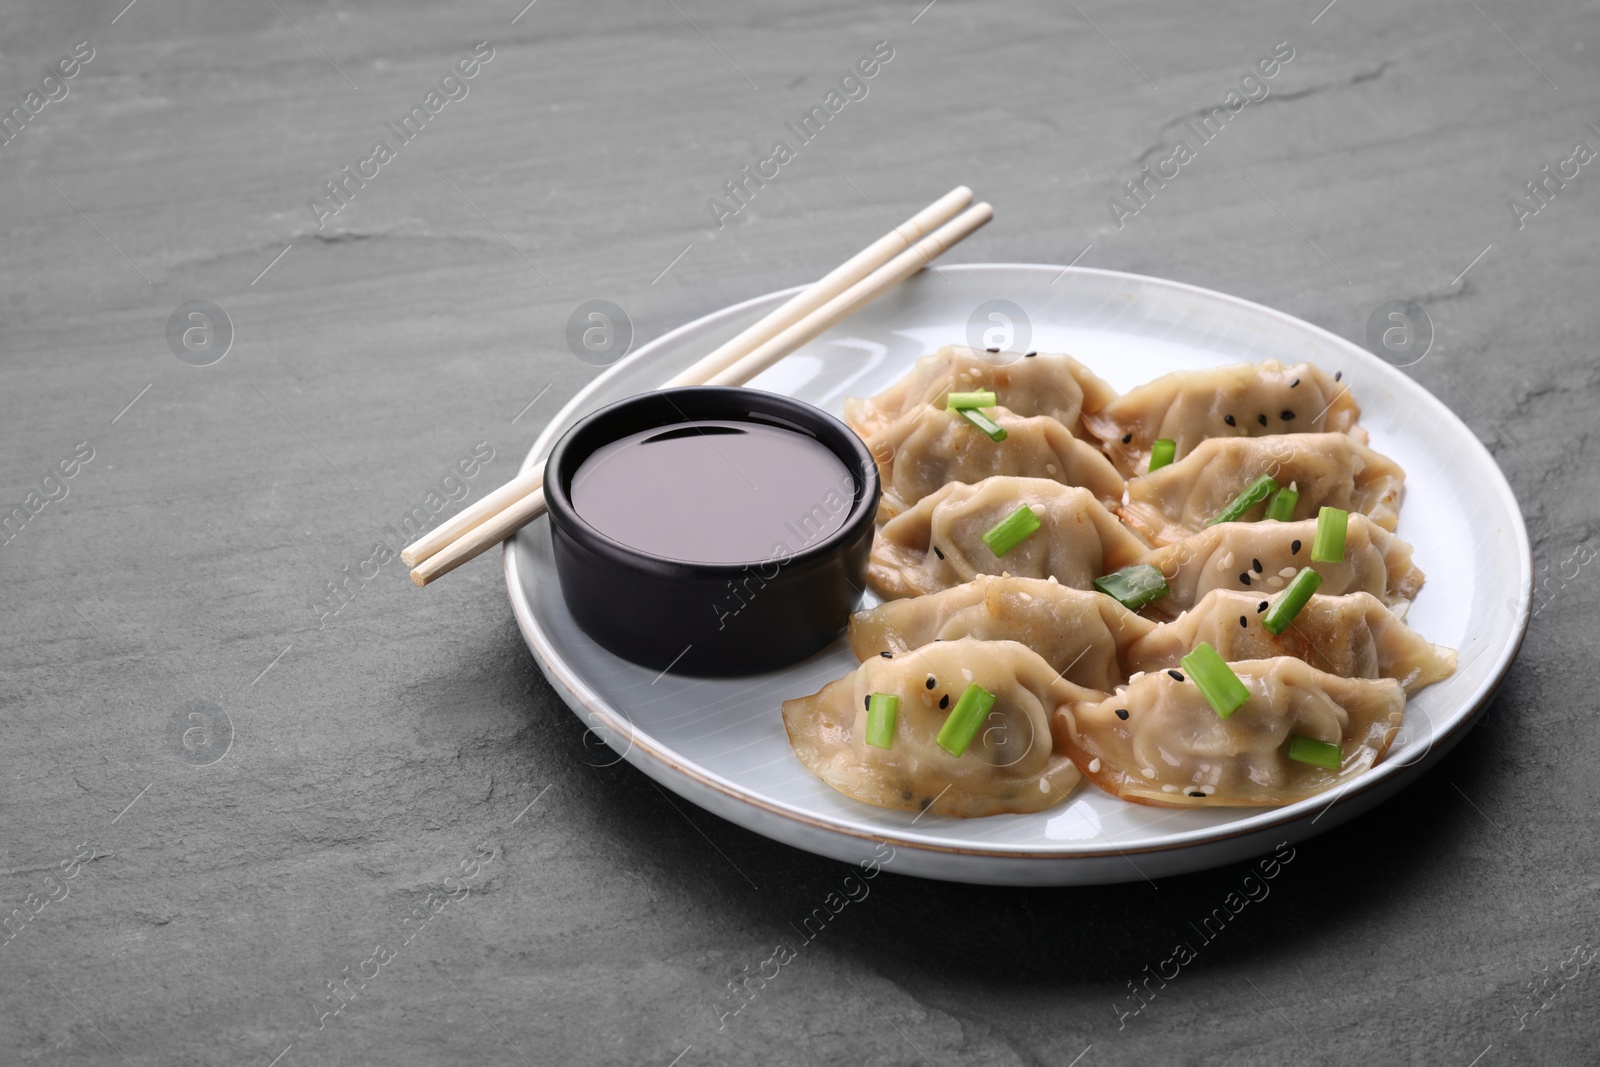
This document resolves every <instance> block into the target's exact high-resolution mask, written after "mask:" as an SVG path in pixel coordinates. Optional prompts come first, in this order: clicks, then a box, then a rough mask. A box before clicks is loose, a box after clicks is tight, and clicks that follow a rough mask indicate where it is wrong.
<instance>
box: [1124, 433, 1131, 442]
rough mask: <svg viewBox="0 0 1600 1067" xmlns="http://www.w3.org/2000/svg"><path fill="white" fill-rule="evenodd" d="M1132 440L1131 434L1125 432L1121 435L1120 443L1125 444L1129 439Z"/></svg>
mask: <svg viewBox="0 0 1600 1067" xmlns="http://www.w3.org/2000/svg"><path fill="white" fill-rule="evenodd" d="M1132 440H1133V434H1131V433H1125V434H1123V435H1122V443H1123V444H1127V443H1128V442H1129V441H1132Z"/></svg>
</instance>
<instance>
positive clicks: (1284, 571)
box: [1278, 567, 1298, 578]
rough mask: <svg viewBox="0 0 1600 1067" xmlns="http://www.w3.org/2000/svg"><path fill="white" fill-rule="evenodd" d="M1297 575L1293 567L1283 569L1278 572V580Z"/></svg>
mask: <svg viewBox="0 0 1600 1067" xmlns="http://www.w3.org/2000/svg"><path fill="white" fill-rule="evenodd" d="M1296 573H1298V572H1297V571H1296V570H1295V569H1294V568H1293V567H1285V568H1283V569H1282V570H1281V571H1279V572H1278V577H1280V578H1293V577H1294V576H1295V574H1296Z"/></svg>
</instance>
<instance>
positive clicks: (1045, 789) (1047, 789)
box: [1039, 778, 1050, 793]
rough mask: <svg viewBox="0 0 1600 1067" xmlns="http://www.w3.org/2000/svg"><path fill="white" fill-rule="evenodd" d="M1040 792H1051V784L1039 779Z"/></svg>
mask: <svg viewBox="0 0 1600 1067" xmlns="http://www.w3.org/2000/svg"><path fill="white" fill-rule="evenodd" d="M1039 792H1041V793H1048V792H1050V783H1049V782H1047V781H1045V780H1044V779H1043V778H1041V779H1039Z"/></svg>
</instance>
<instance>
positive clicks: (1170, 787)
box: [1161, 782, 1178, 793]
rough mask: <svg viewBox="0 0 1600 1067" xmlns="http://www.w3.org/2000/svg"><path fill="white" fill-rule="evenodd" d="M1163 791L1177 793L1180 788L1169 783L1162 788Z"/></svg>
mask: <svg viewBox="0 0 1600 1067" xmlns="http://www.w3.org/2000/svg"><path fill="white" fill-rule="evenodd" d="M1161 791H1162V792H1163V793H1176V792H1177V791H1178V787H1177V786H1175V785H1173V784H1172V783H1171V782H1168V783H1167V784H1166V785H1164V786H1162V787H1161Z"/></svg>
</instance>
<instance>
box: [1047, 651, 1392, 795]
mask: <svg viewBox="0 0 1600 1067" xmlns="http://www.w3.org/2000/svg"><path fill="white" fill-rule="evenodd" d="M1230 667H1231V668H1232V670H1233V672H1234V674H1236V675H1237V676H1238V678H1239V680H1240V681H1241V682H1243V683H1244V686H1245V688H1246V689H1247V690H1248V691H1249V694H1250V697H1249V699H1248V700H1247V701H1245V703H1244V705H1243V706H1241V707H1240V708H1239V709H1238V710H1237V711H1235V712H1234V713H1233V714H1232V715H1230V716H1229V717H1227V718H1226V719H1224V718H1222V717H1221V716H1219V715H1218V714H1217V712H1216V709H1214V708H1213V707H1212V706H1211V704H1210V703H1208V702H1207V700H1206V698H1205V696H1204V695H1203V694H1202V693H1201V691H1200V687H1199V686H1198V685H1196V684H1195V682H1194V681H1193V680H1192V679H1190V678H1187V677H1183V680H1181V681H1180V680H1179V677H1182V676H1183V672H1182V671H1181V670H1180V671H1176V672H1175V673H1169V672H1167V671H1157V672H1155V673H1153V674H1145V675H1141V676H1138V677H1137V678H1135V679H1134V680H1133V681H1131V682H1130V683H1129V684H1128V686H1127V687H1126V688H1125V689H1123V690H1122V691H1121V692H1118V693H1115V694H1113V695H1111V696H1109V697H1107V698H1105V699H1104V700H1093V701H1080V702H1078V703H1076V704H1073V705H1071V706H1070V707H1066V708H1061V709H1058V710H1057V712H1056V715H1055V719H1054V721H1053V725H1054V727H1055V731H1056V741H1057V744H1058V747H1060V748H1061V749H1063V750H1064V751H1066V752H1067V753H1068V754H1070V755H1071V756H1072V761H1073V762H1074V763H1076V764H1077V765H1078V769H1079V770H1081V771H1082V772H1083V773H1084V776H1085V777H1087V778H1088V779H1089V780H1090V781H1092V782H1094V783H1095V784H1096V785H1098V786H1099V787H1100V788H1102V789H1104V790H1106V791H1107V792H1108V793H1112V794H1114V795H1116V796H1118V797H1121V798H1122V799H1123V800H1130V801H1133V802H1134V803H1135V804H1154V805H1158V806H1161V805H1164V806H1170V807H1201V808H1204V807H1273V806H1277V805H1282V804H1292V803H1294V802H1295V801H1297V800H1304V799H1305V798H1307V797H1312V796H1316V795H1317V794H1319V793H1323V792H1325V791H1327V790H1329V789H1332V788H1334V787H1335V786H1339V785H1342V784H1344V783H1345V782H1348V781H1350V780H1351V779H1352V778H1355V777H1356V776H1357V775H1360V774H1361V773H1363V772H1364V771H1366V770H1367V769H1368V768H1369V767H1371V766H1372V765H1373V764H1375V763H1377V762H1378V761H1379V760H1380V759H1382V758H1383V755H1384V753H1385V752H1387V751H1388V750H1389V744H1390V743H1391V742H1392V741H1393V740H1394V735H1395V733H1396V732H1397V731H1398V730H1399V729H1400V723H1401V721H1402V719H1403V718H1404V715H1405V706H1406V694H1405V690H1404V689H1402V688H1401V687H1400V683H1399V682H1396V681H1394V680H1393V679H1392V678H1383V679H1377V680H1372V679H1367V678H1340V677H1338V676H1337V675H1333V674H1326V673H1324V672H1322V671H1319V670H1317V669H1316V668H1315V667H1312V666H1311V665H1309V664H1307V663H1304V662H1302V661H1301V660H1297V659H1291V658H1289V657H1287V656H1280V657H1278V658H1276V659H1258V660H1247V661H1244V662H1240V663H1233V664H1230ZM1296 738H1304V739H1305V740H1306V741H1308V742H1310V743H1311V746H1310V747H1312V748H1313V749H1315V747H1316V746H1317V745H1318V744H1320V745H1333V746H1337V748H1338V752H1337V753H1334V755H1335V756H1336V758H1337V760H1338V763H1339V766H1338V768H1337V769H1328V768H1325V767H1323V766H1319V765H1316V764H1313V763H1308V762H1302V761H1301V760H1297V759H1291V758H1290V756H1289V752H1290V749H1291V747H1292V746H1294V745H1295V739H1296ZM1325 751H1326V750H1325Z"/></svg>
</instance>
